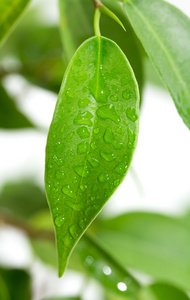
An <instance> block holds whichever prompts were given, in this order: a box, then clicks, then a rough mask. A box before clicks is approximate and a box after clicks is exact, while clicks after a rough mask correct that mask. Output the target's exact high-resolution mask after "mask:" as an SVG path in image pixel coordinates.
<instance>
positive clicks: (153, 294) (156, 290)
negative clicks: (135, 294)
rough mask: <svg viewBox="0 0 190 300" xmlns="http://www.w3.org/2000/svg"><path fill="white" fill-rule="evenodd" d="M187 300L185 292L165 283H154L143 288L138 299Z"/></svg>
mask: <svg viewBox="0 0 190 300" xmlns="http://www.w3.org/2000/svg"><path fill="white" fill-rule="evenodd" d="M170 299H171V300H188V299H189V297H188V296H187V294H186V293H184V292H183V291H182V290H179V289H178V288H176V287H174V286H171V285H169V284H167V283H160V282H158V283H154V284H152V285H150V286H148V287H145V288H143V289H142V290H141V291H140V293H139V298H138V300H170Z"/></svg>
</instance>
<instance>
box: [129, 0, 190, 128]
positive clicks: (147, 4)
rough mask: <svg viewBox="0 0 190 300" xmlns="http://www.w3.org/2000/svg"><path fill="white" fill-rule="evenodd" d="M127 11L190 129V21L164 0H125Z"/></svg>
mask: <svg viewBox="0 0 190 300" xmlns="http://www.w3.org/2000/svg"><path fill="white" fill-rule="evenodd" d="M124 10H125V12H126V14H127V16H128V18H129V20H130V22H131V24H132V25H133V28H134V29H135V31H136V33H137V35H138V37H139V39H140V40H141V42H142V44H143V46H144V48H145V50H146V52H147V53H148V55H149V57H150V59H151V61H152V63H153V64H154V66H155V68H156V69H157V71H158V73H159V75H160V77H161V79H162V80H163V82H164V84H165V85H166V87H167V88H168V90H169V92H170V94H171V96H172V98H173V100H174V102H175V105H176V108H177V110H178V113H179V114H180V116H181V117H182V119H183V121H184V123H185V124H186V125H187V126H188V127H189V128H190V20H189V18H188V17H187V16H185V15H184V14H183V13H182V12H181V11H179V10H178V9H177V8H175V7H174V6H172V5H170V4H169V3H166V2H165V1H161V0H141V1H139V0H125V2H124Z"/></svg>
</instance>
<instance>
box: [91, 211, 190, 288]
mask: <svg viewBox="0 0 190 300" xmlns="http://www.w3.org/2000/svg"><path fill="white" fill-rule="evenodd" d="M95 229H96V235H97V237H98V240H99V241H100V242H101V243H102V245H103V246H104V247H105V249H106V250H108V251H110V253H111V254H112V255H114V256H115V258H116V259H117V260H118V261H119V262H120V263H123V264H124V265H125V266H126V267H132V268H134V269H136V270H139V271H142V272H144V273H147V274H149V275H152V276H153V277H154V278H155V279H157V280H162V281H167V282H170V283H173V284H174V285H176V286H178V287H181V288H182V289H185V290H189V289H190V281H189V265H190V256H189V253H190V235H189V229H188V228H186V226H184V225H183V224H182V222H181V221H179V220H178V219H174V218H172V217H167V216H162V215H159V214H151V213H129V214H125V215H122V216H119V217H116V218H113V219H110V220H105V221H102V222H101V223H99V225H98V226H97V224H96V228H95Z"/></svg>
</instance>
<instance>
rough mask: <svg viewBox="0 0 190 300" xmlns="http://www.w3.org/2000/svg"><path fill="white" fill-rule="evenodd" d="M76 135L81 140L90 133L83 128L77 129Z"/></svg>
mask: <svg viewBox="0 0 190 300" xmlns="http://www.w3.org/2000/svg"><path fill="white" fill-rule="evenodd" d="M77 134H78V135H79V136H80V138H81V139H85V138H87V137H89V136H90V132H89V131H88V129H87V128H86V127H85V126H82V127H79V128H78V129H77Z"/></svg>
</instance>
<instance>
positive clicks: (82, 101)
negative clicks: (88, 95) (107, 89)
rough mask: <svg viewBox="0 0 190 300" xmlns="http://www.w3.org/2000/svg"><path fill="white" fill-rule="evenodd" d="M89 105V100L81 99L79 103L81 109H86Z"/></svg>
mask: <svg viewBox="0 0 190 300" xmlns="http://www.w3.org/2000/svg"><path fill="white" fill-rule="evenodd" d="M89 103H90V100H89V99H80V100H79V102H78V106H79V107H80V108H82V107H86V106H87V105H88V104H89Z"/></svg>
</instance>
